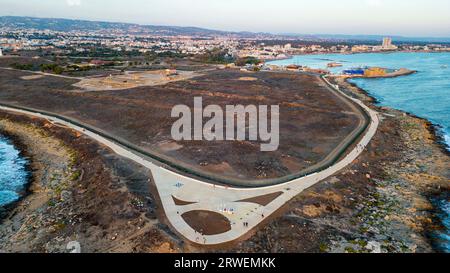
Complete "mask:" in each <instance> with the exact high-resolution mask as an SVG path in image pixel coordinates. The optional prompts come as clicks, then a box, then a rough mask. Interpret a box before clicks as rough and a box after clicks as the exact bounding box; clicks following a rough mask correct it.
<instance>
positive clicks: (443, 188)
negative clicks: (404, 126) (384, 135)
mask: <svg viewBox="0 0 450 273" xmlns="http://www.w3.org/2000/svg"><path fill="white" fill-rule="evenodd" d="M412 73H415V71H413V72H412ZM412 73H411V74H412ZM407 75H408V74H407ZM337 84H338V85H340V86H341V87H343V88H344V89H347V90H348V89H349V87H350V88H352V89H353V93H356V94H362V95H363V96H364V97H365V100H366V101H370V104H371V105H372V106H373V107H375V108H377V109H378V110H379V111H380V112H381V113H386V112H400V113H402V114H403V115H404V116H406V117H408V118H410V119H413V120H417V121H419V123H422V124H423V127H424V128H425V129H426V131H428V133H429V137H428V140H430V141H431V143H429V145H430V146H435V147H437V149H438V150H439V153H441V154H442V155H443V157H446V158H447V159H450V147H449V146H448V144H447V143H446V142H445V139H444V136H443V133H442V132H441V127H440V126H439V125H437V124H434V123H432V122H430V121H429V120H427V119H425V118H422V117H419V116H417V115H414V114H412V113H409V112H406V111H400V110H395V109H392V108H390V107H380V106H378V103H379V101H378V100H377V99H376V98H375V97H373V96H371V95H370V94H369V93H368V92H367V91H366V90H364V89H362V88H360V87H359V86H357V85H356V84H354V83H351V82H349V81H348V79H345V81H344V82H342V81H341V82H337ZM448 162H450V160H448ZM443 174H444V175H446V178H447V181H443V182H444V183H443V184H442V185H439V184H436V185H434V186H435V187H434V188H428V189H426V190H425V191H423V192H421V193H420V194H422V195H423V196H424V197H425V198H426V199H427V201H428V202H429V204H430V205H431V206H430V207H428V209H427V212H428V213H429V214H430V215H431V217H432V222H431V223H430V222H429V220H428V219H427V221H424V222H422V224H424V225H428V226H429V227H431V229H430V230H427V231H424V233H423V235H424V237H426V238H427V239H428V240H429V243H430V245H432V246H433V248H434V250H436V251H442V250H441V249H440V248H439V246H437V244H436V240H435V238H433V236H434V235H433V234H434V233H435V231H438V230H440V229H443V228H445V226H444V224H443V223H442V219H440V217H439V216H438V215H439V213H441V208H439V207H436V206H435V202H434V200H435V199H436V198H438V197H439V196H449V194H450V172H449V171H447V172H445V169H444V173H443ZM447 201H448V202H450V200H447ZM430 224H431V225H430ZM447 232H448V231H447Z"/></svg>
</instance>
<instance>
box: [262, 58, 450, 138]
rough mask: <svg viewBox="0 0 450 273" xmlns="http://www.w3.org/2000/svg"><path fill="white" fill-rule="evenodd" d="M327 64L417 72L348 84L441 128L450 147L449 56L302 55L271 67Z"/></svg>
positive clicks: (337, 69) (275, 62) (356, 80)
mask: <svg viewBox="0 0 450 273" xmlns="http://www.w3.org/2000/svg"><path fill="white" fill-rule="evenodd" d="M330 62H341V63H342V64H343V67H338V68H333V69H331V71H332V72H334V73H339V72H341V71H342V70H344V69H347V68H353V67H360V66H361V67H362V66H380V67H385V68H394V69H395V68H397V69H398V68H408V69H412V70H417V71H418V73H416V74H413V75H409V76H403V77H398V78H386V79H352V80H351V82H353V83H355V84H357V85H358V86H359V87H361V88H363V89H364V90H366V91H367V92H368V93H369V94H370V95H372V96H373V97H375V98H376V99H377V100H378V102H379V104H380V105H383V106H389V107H392V108H396V109H399V110H403V111H406V112H408V113H412V114H414V115H417V116H419V117H423V118H426V119H428V120H429V121H431V122H433V123H434V124H435V125H438V126H440V128H441V133H442V136H443V137H444V139H445V142H446V143H447V145H448V146H449V147H450V53H368V54H352V55H342V54H324V55H302V56H295V57H293V58H292V59H288V60H279V61H273V62H270V63H271V64H278V65H288V64H298V65H306V66H309V67H312V68H326V66H327V64H328V63H330Z"/></svg>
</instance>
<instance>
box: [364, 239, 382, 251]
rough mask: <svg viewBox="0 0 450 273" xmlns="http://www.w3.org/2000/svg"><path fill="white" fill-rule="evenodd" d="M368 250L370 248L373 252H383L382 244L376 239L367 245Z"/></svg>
mask: <svg viewBox="0 0 450 273" xmlns="http://www.w3.org/2000/svg"><path fill="white" fill-rule="evenodd" d="M366 249H367V250H370V251H371V252H372V253H381V244H380V243H378V242H375V241H370V242H368V243H367V246H366Z"/></svg>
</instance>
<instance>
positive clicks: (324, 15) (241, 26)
mask: <svg viewBox="0 0 450 273" xmlns="http://www.w3.org/2000/svg"><path fill="white" fill-rule="evenodd" d="M405 1H406V0H399V1H395V3H394V1H389V0H365V1H356V0H343V1H339V3H338V5H336V4H337V3H335V2H336V1H331V0H321V1H319V2H320V3H311V2H310V1H295V2H294V1H292V0H282V1H278V2H277V3H276V5H273V4H272V3H274V2H273V1H269V0H262V1H255V0H248V1H246V2H245V3H239V5H240V6H239V8H238V9H237V8H236V7H237V6H236V5H235V4H237V3H238V2H237V1H235V0H229V1H226V3H227V4H225V1H217V0H213V1H205V0H197V1H196V3H199V2H201V3H200V4H195V6H194V7H195V8H192V7H193V5H192V4H193V1H192V0H188V1H181V0H169V1H165V2H163V1H144V0H129V1H127V2H124V1H120V0H113V1H108V10H106V11H105V10H104V8H105V7H104V5H103V4H104V3H105V1H103V0H90V1H85V0H46V1H45V2H44V1H37V0H30V1H23V0H19V1H18V0H0V3H1V4H2V11H0V16H19V17H36V18H53V19H72V20H87V21H102V22H120V23H129V24H139V25H158V26H181V27H198V28H204V29H212V30H220V31H230V32H253V33H259V32H262V33H271V34H277V35H289V34H294V35H351V36H361V35H364V36H400V37H409V38H419V37H420V38H423V37H425V38H450V17H449V16H448V14H447V13H448V12H445V11H447V10H450V2H449V1H445V0H433V1H424V0H413V1H412V2H413V3H411V1H408V2H407V3H408V5H403V4H402V2H405ZM42 2H44V3H42ZM168 2H170V3H172V4H171V5H170V4H168ZM257 2H258V3H260V4H259V5H255V4H256V3H257ZM268 3H270V4H272V5H267V4H268ZM224 4H225V5H224ZM288 5H289V6H292V8H289V9H287V8H286V7H287V6H288ZM323 5H327V7H329V8H327V9H322V6H323ZM349 5H351V8H350V7H349ZM136 8H138V10H136ZM124 9H127V10H128V12H126V13H124V12H123V10H124ZM280 9H281V10H280ZM186 10H188V11H189V12H186ZM217 10H220V12H217ZM280 12H284V13H286V15H283V16H282V17H279V13H280ZM375 12H376V13H378V14H380V15H379V16H372V15H373V14H374V13H375ZM85 14H89V15H85ZM248 14H250V15H252V14H256V15H258V16H248ZM297 14H298V15H297ZM245 15H247V17H246V16H245ZM263 17H264V20H261V18H263ZM293 17H295V18H293ZM230 18H233V20H229V19H230ZM297 18H301V19H297ZM410 18H414V20H412V19H410ZM336 22H338V23H336Z"/></svg>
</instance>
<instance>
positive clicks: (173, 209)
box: [0, 78, 379, 245]
mask: <svg viewBox="0 0 450 273" xmlns="http://www.w3.org/2000/svg"><path fill="white" fill-rule="evenodd" d="M324 80H325V81H326V82H327V84H328V85H329V86H330V87H331V88H333V89H334V91H335V92H339V93H340V94H341V95H343V96H345V97H347V98H349V99H350V100H352V101H353V102H354V103H355V104H358V105H359V106H361V107H362V108H363V109H364V111H365V112H366V113H367V114H368V116H369V117H370V124H369V126H368V128H367V129H366V131H365V132H364V133H363V135H362V137H361V138H360V139H359V140H358V143H355V148H353V150H351V151H349V152H348V153H347V154H346V155H345V156H343V157H342V159H341V160H340V161H338V162H337V163H336V164H334V165H332V166H331V167H329V168H327V169H324V170H322V171H320V172H316V173H313V174H310V175H308V176H305V177H302V178H298V179H294V180H292V181H289V182H286V183H283V184H279V185H274V186H267V187H260V188H234V187H226V186H218V185H213V184H210V183H207V182H204V181H201V180H199V179H196V178H191V177H187V176H184V175H181V174H178V173H176V172H173V171H171V170H168V169H166V168H164V167H161V166H159V165H158V164H157V163H156V162H153V161H150V160H149V159H147V158H146V157H145V156H143V155H140V154H139V153H138V152H136V151H133V150H131V149H128V148H125V147H124V146H121V145H119V144H117V143H116V142H114V141H112V140H110V139H108V138H106V137H104V136H101V135H99V134H97V133H95V132H92V131H89V130H88V129H86V128H84V127H81V126H78V125H75V124H74V123H71V122H69V121H65V120H62V119H59V118H56V117H53V116H50V115H44V114H41V113H39V112H34V111H28V110H23V109H18V108H13V107H7V106H0V110H5V111H11V112H18V113H22V114H27V115H30V116H35V117H39V118H43V119H47V120H49V121H50V122H53V123H56V124H61V125H64V126H67V127H69V128H72V129H74V130H76V131H79V132H80V133H82V134H85V135H86V136H89V137H91V138H92V139H94V140H96V141H98V142H100V143H102V144H103V145H105V146H107V147H109V148H110V149H112V150H113V151H114V152H115V153H117V154H118V155H121V156H123V157H125V158H128V159H130V160H133V161H134V162H136V163H138V164H140V165H142V166H145V167H146V168H148V169H149V170H150V172H151V174H152V176H153V179H154V182H155V185H156V188H157V191H158V194H159V197H160V200H161V203H162V206H163V209H164V211H165V215H166V217H167V219H168V221H169V222H170V224H171V225H172V227H173V228H174V229H175V230H176V231H177V232H178V233H179V234H181V235H182V236H183V237H185V238H186V239H188V240H189V241H191V242H194V243H198V244H201V245H217V244H222V243H227V242H230V241H233V240H236V239H239V238H240V237H242V236H244V235H245V234H246V233H247V232H249V231H250V230H252V229H253V228H255V227H256V226H257V225H258V224H260V223H261V222H262V221H264V220H265V218H267V217H268V216H270V215H271V214H272V213H274V212H275V211H277V210H278V209H280V208H281V207H282V206H283V205H284V204H286V203H287V202H289V201H290V200H291V199H292V198H294V197H295V196H297V195H298V194H300V193H301V192H302V191H304V190H305V189H307V188H309V187H311V186H313V185H315V184H316V183H318V182H320V181H322V180H324V179H326V178H329V177H330V176H332V175H334V174H335V173H337V172H339V171H341V170H342V169H344V168H345V167H347V166H348V165H350V164H352V162H353V161H354V160H355V159H357V158H358V156H359V155H360V154H361V153H362V152H363V151H364V149H365V147H366V146H367V145H368V144H369V142H370V141H371V139H372V138H373V136H374V135H375V134H376V131H377V128H378V125H379V118H378V114H377V112H375V111H374V110H372V109H370V108H369V107H367V106H366V105H364V104H363V103H362V102H361V101H359V100H357V99H354V98H351V97H349V96H347V95H346V94H344V93H343V92H341V91H340V90H338V89H336V88H335V87H334V86H333V85H331V84H330V83H329V82H328V81H327V80H326V79H325V78H324ZM111 139H112V138H111ZM269 194H275V196H277V197H276V198H275V199H274V200H272V201H271V202H270V203H269V204H267V205H260V204H257V203H255V201H254V200H253V201H252V200H248V199H252V198H256V197H261V196H264V195H269ZM176 200H181V201H183V202H181V203H180V202H176ZM242 200H247V201H242ZM177 203H178V205H177ZM193 211H209V212H214V213H218V214H220V215H222V216H223V217H225V218H226V219H228V221H229V223H230V226H231V229H230V230H229V231H227V232H224V233H221V234H215V235H202V234H201V232H199V231H196V230H194V229H193V228H192V227H191V226H190V225H189V224H188V223H187V222H186V221H185V220H184V218H183V214H184V213H187V212H193Z"/></svg>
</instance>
